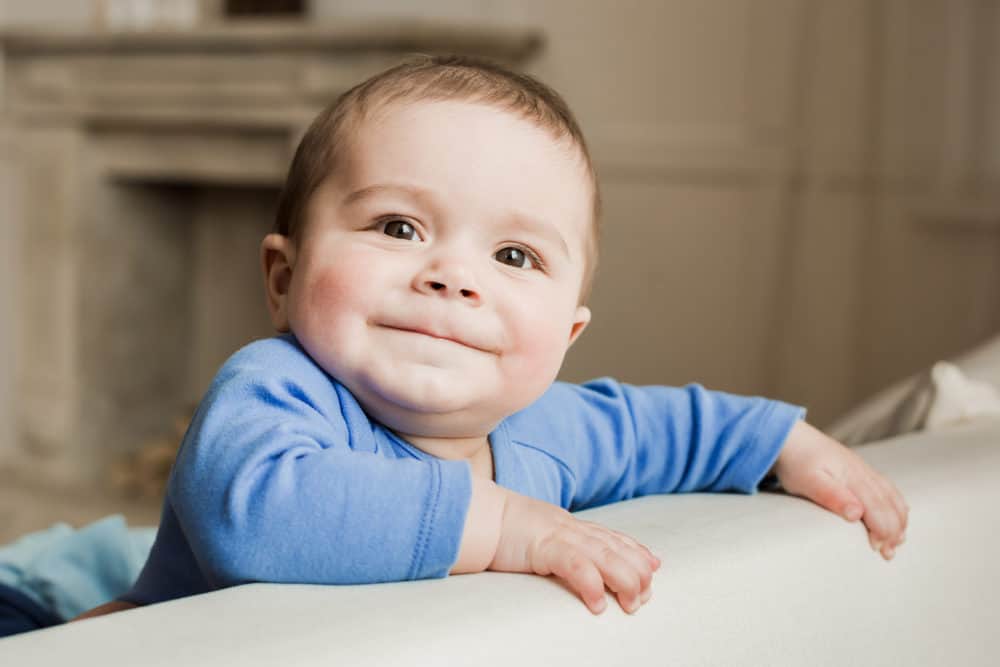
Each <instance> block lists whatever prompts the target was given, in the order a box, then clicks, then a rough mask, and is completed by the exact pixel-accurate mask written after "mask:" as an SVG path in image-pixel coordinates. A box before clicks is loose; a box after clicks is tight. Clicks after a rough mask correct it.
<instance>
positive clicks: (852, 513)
mask: <svg viewBox="0 0 1000 667" xmlns="http://www.w3.org/2000/svg"><path fill="white" fill-rule="evenodd" d="M862 513H863V510H862V509H861V508H860V507H858V506H857V505H851V506H850V507H848V508H847V509H846V510H844V518H845V519H847V520H848V521H857V520H858V519H860V518H861V515H862Z"/></svg>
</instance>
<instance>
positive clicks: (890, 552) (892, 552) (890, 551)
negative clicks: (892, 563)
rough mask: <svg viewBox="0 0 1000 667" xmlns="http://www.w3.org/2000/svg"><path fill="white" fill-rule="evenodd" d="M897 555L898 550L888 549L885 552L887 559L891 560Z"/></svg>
mask: <svg viewBox="0 0 1000 667" xmlns="http://www.w3.org/2000/svg"><path fill="white" fill-rule="evenodd" d="M895 555H896V550H895V549H893V548H892V547H889V548H888V549H886V550H885V557H886V558H890V559H891V558H892V557H893V556H895Z"/></svg>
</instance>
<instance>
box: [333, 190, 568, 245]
mask: <svg viewBox="0 0 1000 667" xmlns="http://www.w3.org/2000/svg"><path fill="white" fill-rule="evenodd" d="M380 194H403V195H406V196H408V197H411V198H413V199H416V200H418V201H427V202H433V201H434V199H435V197H434V194H433V193H432V192H431V191H430V190H426V189H424V188H421V187H417V186H415V185H406V184H402V183H387V184H379V185H369V186H368V187H364V188H361V189H359V190H355V191H354V192H351V193H350V194H348V195H347V196H346V197H344V201H343V205H344V206H351V205H353V204H357V203H358V202H361V201H363V200H365V199H371V198H372V197H376V196H378V195H380ZM504 227H505V228H507V229H516V230H519V231H523V232H528V233H537V234H539V235H540V236H542V237H544V238H546V239H548V240H549V241H551V242H552V243H554V244H555V245H556V246H558V248H559V250H561V251H562V254H563V255H565V256H566V259H569V246H568V245H567V244H566V239H564V238H563V236H562V234H560V233H559V230H558V229H557V228H556V226H555V225H553V224H552V223H550V222H546V221H544V220H540V219H538V218H535V217H533V216H530V215H524V214H523V213H519V212H517V211H510V212H509V213H508V215H507V216H506V223H505V225H504Z"/></svg>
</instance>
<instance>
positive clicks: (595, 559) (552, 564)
mask: <svg viewBox="0 0 1000 667" xmlns="http://www.w3.org/2000/svg"><path fill="white" fill-rule="evenodd" d="M659 567H660V560H659V559H658V558H657V557H656V556H654V555H653V554H652V553H651V552H650V551H649V549H647V548H646V547H645V546H643V545H641V544H639V543H638V542H636V541H635V540H633V539H632V538H631V537H628V536H627V535H624V534H622V533H619V532H617V531H614V530H611V529H610V528H606V527H604V526H601V525H600V524H596V523H592V522H589V521H582V520H580V519H577V518H576V517H574V516H573V515H572V514H570V513H569V512H567V511H566V510H564V509H562V508H561V507H558V506H556V505H552V504H550V503H546V502H543V501H541V500H536V499H534V498H530V497H528V496H524V495H521V494H519V493H515V492H513V491H510V490H508V489H504V488H502V487H500V486H497V485H496V484H494V483H493V482H491V481H489V480H486V479H482V478H480V477H473V482H472V500H471V503H470V505H469V512H468V514H467V516H466V522H465V530H464V532H463V535H462V543H461V546H460V548H459V554H458V560H457V562H456V563H455V565H454V567H453V568H452V570H451V574H462V573H466V572H482V571H483V570H486V569H489V570H494V571H497V572H523V573H528V574H539V575H542V576H547V575H550V574H554V575H556V576H557V577H559V578H560V579H563V580H564V581H565V582H566V583H567V584H568V585H569V586H570V588H571V589H573V590H574V591H576V592H577V593H579V594H580V596H581V597H582V598H583V601H584V603H585V604H586V605H587V607H588V608H589V609H590V610H591V611H592V612H593V613H595V614H600V613H601V612H603V611H604V609H605V607H606V600H605V594H604V587H605V585H607V587H608V588H610V589H611V590H612V591H613V592H614V593H616V594H617V596H618V603H619V604H620V605H621V607H622V609H624V610H625V611H626V612H628V613H630V614H631V613H634V612H635V611H636V610H638V608H639V607H640V606H641V605H643V604H645V603H646V602H648V601H649V599H650V597H651V596H652V589H651V587H650V584H651V582H652V578H653V572H654V571H655V570H656V569H658V568H659Z"/></svg>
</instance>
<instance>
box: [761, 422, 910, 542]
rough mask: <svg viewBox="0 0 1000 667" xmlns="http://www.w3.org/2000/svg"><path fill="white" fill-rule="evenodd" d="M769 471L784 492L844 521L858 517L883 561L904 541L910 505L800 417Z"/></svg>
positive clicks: (862, 462)
mask: <svg viewBox="0 0 1000 667" xmlns="http://www.w3.org/2000/svg"><path fill="white" fill-rule="evenodd" d="M773 472H774V473H775V474H776V475H777V476H778V479H779V480H780V481H781V485H782V487H784V489H785V490H786V491H787V492H788V493H791V494H794V495H796V496H802V497H803V498H808V499H809V500H812V501H813V502H815V503H816V504H818V505H820V506H821V507H824V508H826V509H828V510H830V511H831V512H834V513H835V514H838V515H840V516H842V517H844V518H845V519H847V520H848V521H857V520H858V519H861V520H862V521H863V522H864V524H865V526H866V527H867V529H868V541H869V542H870V543H871V546H872V549H874V550H875V551H878V552H881V554H882V557H883V558H885V559H886V560H890V559H891V558H892V557H893V556H894V555H895V553H896V547H898V546H899V545H900V544H902V543H903V541H904V540H905V538H906V523H907V516H908V515H909V512H910V508H909V506H908V505H907V504H906V501H905V500H903V496H902V494H901V493H900V492H899V490H898V489H897V488H896V487H895V486H893V484H892V482H890V481H889V480H888V479H886V478H885V477H883V476H882V475H880V474H879V473H877V472H875V470H873V469H872V468H871V467H870V466H869V465H868V464H867V463H865V461H864V460H863V459H862V458H861V457H860V456H858V455H857V454H856V453H855V452H853V451H851V450H850V449H848V448H847V447H845V446H843V445H842V444H840V443H839V442H837V441H836V440H834V439H833V438H831V437H829V436H827V435H825V434H824V433H823V432H821V431H819V430H817V429H815V428H813V427H812V426H810V425H809V424H807V423H805V422H804V421H800V422H798V423H796V425H795V427H794V428H793V429H792V432H791V433H790V434H789V435H788V439H787V440H786V441H785V445H784V447H783V448H782V450H781V454H779V455H778V460H777V462H776V463H775V464H774V468H773Z"/></svg>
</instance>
